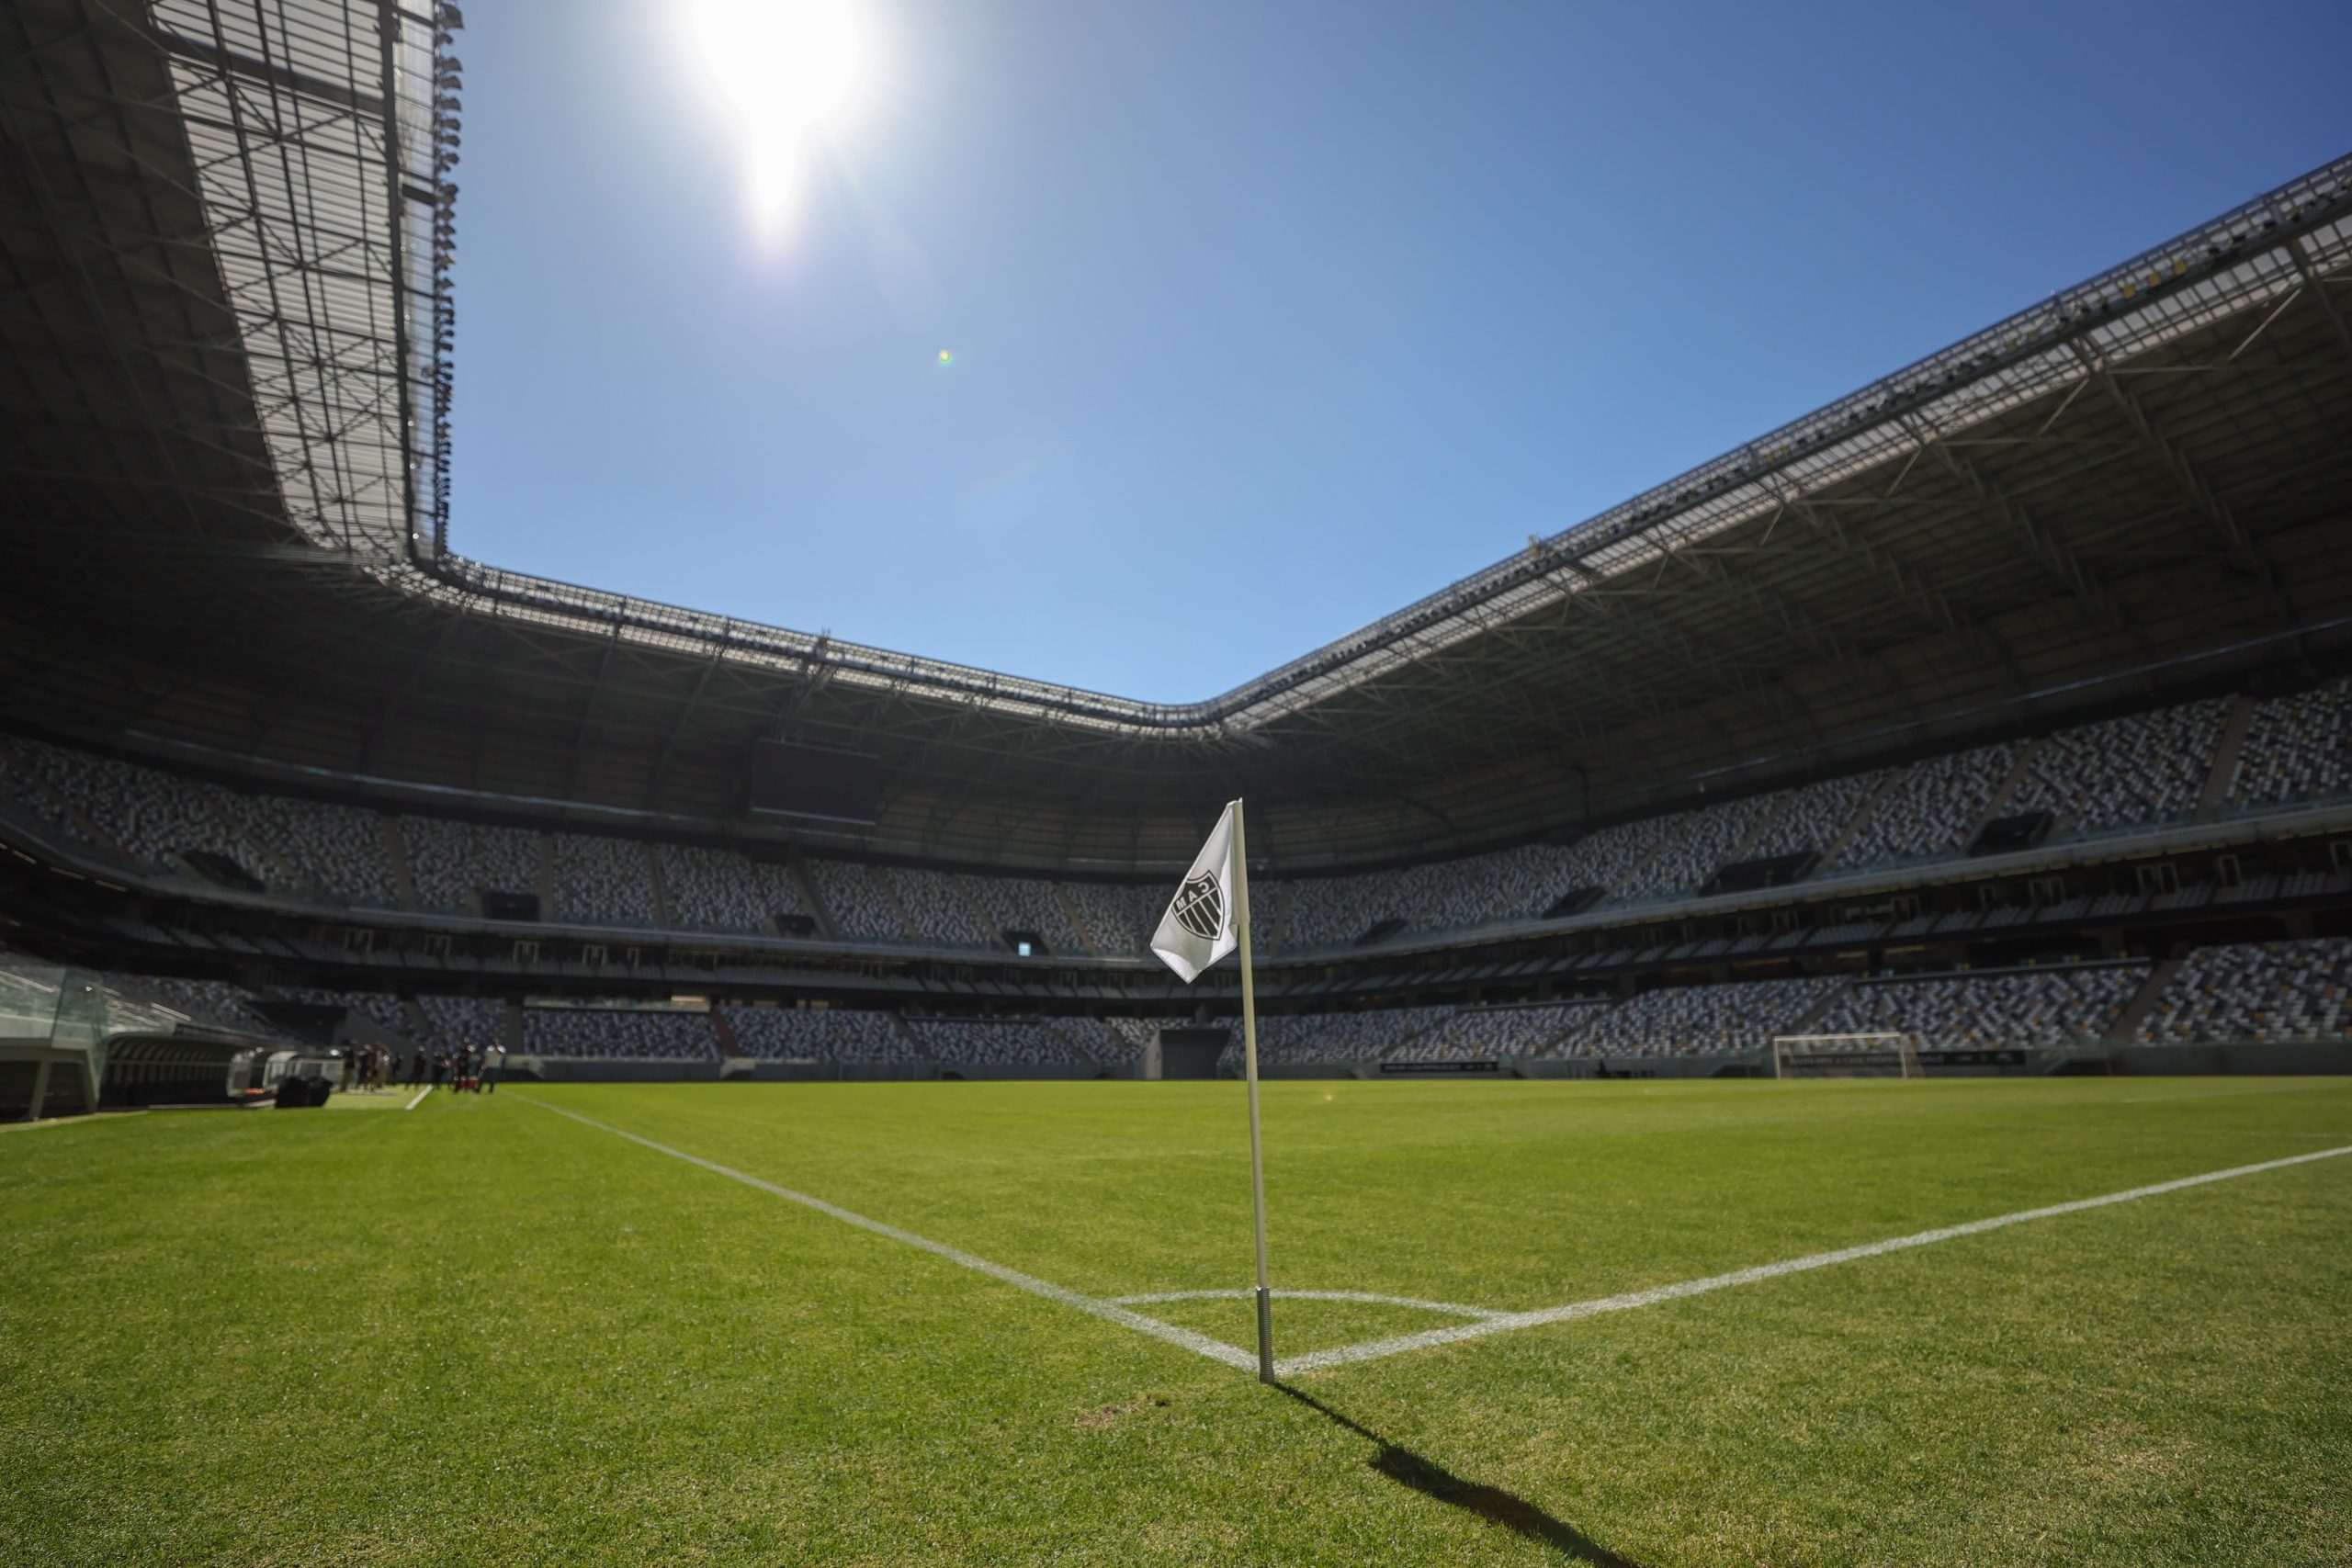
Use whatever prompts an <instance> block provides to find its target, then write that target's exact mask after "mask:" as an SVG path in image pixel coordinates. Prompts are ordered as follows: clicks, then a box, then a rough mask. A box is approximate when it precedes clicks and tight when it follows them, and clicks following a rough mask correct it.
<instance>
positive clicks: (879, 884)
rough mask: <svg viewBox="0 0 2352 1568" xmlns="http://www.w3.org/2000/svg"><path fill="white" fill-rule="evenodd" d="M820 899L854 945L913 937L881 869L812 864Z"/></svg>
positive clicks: (842, 863)
mask: <svg viewBox="0 0 2352 1568" xmlns="http://www.w3.org/2000/svg"><path fill="white" fill-rule="evenodd" d="M809 875H810V876H811V877H813V878H814V879H815V881H816V884H817V896H818V897H820V898H822V899H823V900H824V901H825V908H828V909H830V910H831V911H832V916H833V923H834V924H835V925H837V926H838V927H840V929H841V934H842V937H843V938H844V939H845V940H847V941H851V942H859V941H864V942H905V941H907V940H908V939H909V938H910V936H911V935H912V934H913V933H912V932H910V931H908V929H907V922H906V919H905V918H904V917H902V916H901V915H900V914H899V911H898V908H897V906H896V905H895V903H894V902H893V901H892V897H891V894H890V890H889V885H888V882H887V881H885V880H884V878H883V873H882V870H881V868H880V867H878V866H871V865H862V864H860V863H857V862H854V861H830V860H827V861H810V862H809Z"/></svg>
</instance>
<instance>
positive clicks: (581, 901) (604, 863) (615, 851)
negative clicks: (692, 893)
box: [525, 833, 656, 926]
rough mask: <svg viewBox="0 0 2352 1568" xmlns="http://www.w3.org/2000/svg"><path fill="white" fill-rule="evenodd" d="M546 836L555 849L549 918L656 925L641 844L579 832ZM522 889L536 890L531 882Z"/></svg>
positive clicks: (651, 886)
mask: <svg viewBox="0 0 2352 1568" xmlns="http://www.w3.org/2000/svg"><path fill="white" fill-rule="evenodd" d="M549 837H550V838H551V839H552V840H553V843H554V846H555V908H554V910H553V911H552V915H553V918H554V919H560V920H580V921H592V922H595V923H599V924H606V923H609V924H614V925H629V926H650V925H652V924H654V923H655V919H656V916H655V911H654V908H653V876H652V873H651V871H650V869H649V867H648V864H647V862H646V858H645V846H644V845H643V844H642V843H639V842H638V841H637V840H633V839H606V838H594V837H591V836H589V835H587V834H584V833H556V834H551V835H550V836H549ZM525 886H526V887H528V886H537V883H536V880H535V881H534V882H532V883H529V884H526V885H525Z"/></svg>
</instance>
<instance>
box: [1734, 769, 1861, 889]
mask: <svg viewBox="0 0 2352 1568" xmlns="http://www.w3.org/2000/svg"><path fill="white" fill-rule="evenodd" d="M1890 771H1891V770H1889V769H1885V768H1880V769H1877V770H1875V771H1873V772H1871V773H1849V774H1847V775H1846V776H1845V777H1843V778H1836V779H1823V780H1821V781H1820V782H1819V783H1817V784H1805V785H1804V786H1803V787H1801V788H1798V789H1787V790H1782V791H1781V792H1780V793H1779V794H1778V795H1771V796H1768V797H1767V798H1768V799H1769V800H1770V801H1771V802H1773V803H1774V805H1773V808H1772V813H1771V816H1770V819H1769V820H1768V821H1767V822H1766V823H1765V825H1764V828H1763V830H1762V831H1761V832H1759V833H1758V834H1757V836H1756V838H1755V840H1754V841H1753V842H1751V843H1750V844H1749V845H1748V846H1747V852H1746V854H1745V856H1744V857H1743V858H1745V859H1747V860H1768V859H1770V858H1771V857H1772V856H1774V855H1792V854H1801V853H1812V854H1817V855H1826V854H1827V853H1828V852H1829V850H1830V847H1831V846H1832V845H1834V844H1836V843H1837V842H1838V838H1839V836H1840V835H1842V834H1843V833H1844V832H1845V831H1846V827H1847V824H1849V823H1850V822H1851V821H1853V819H1854V814H1855V813H1856V812H1858V811H1860V809H1861V808H1862V806H1863V803H1864V802H1866V801H1868V800H1869V799H1870V798H1871V795H1873V794H1875V793H1876V792H1877V790H1878V788H1879V786H1880V785H1881V784H1883V783H1884V782H1885V781H1886V777H1887V774H1888V773H1889V772H1890ZM1717 869H1718V870H1720V869H1722V868H1721V867H1717Z"/></svg>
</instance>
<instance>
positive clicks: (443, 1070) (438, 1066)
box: [433, 1045, 449, 1089]
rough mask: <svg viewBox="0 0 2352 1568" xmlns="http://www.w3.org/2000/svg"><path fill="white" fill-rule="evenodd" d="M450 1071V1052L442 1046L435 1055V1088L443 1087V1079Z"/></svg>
mask: <svg viewBox="0 0 2352 1568" xmlns="http://www.w3.org/2000/svg"><path fill="white" fill-rule="evenodd" d="M448 1070H449V1050H448V1047H447V1046H446V1045H445V1046H442V1047H440V1048H438V1049H436V1050H435V1052H434V1053H433V1087H434V1088H435V1089H439V1088H440V1087H441V1079H442V1077H443V1076H444V1075H445V1074H447V1072H448Z"/></svg>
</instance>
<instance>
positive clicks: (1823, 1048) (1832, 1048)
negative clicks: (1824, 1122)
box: [1772, 1033, 1928, 1078]
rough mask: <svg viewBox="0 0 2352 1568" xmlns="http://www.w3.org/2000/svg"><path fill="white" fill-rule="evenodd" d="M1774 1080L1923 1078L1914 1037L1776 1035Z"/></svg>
mask: <svg viewBox="0 0 2352 1568" xmlns="http://www.w3.org/2000/svg"><path fill="white" fill-rule="evenodd" d="M1772 1076H1773V1077H1776V1078H1922V1077H1927V1076H1928V1074H1927V1069H1925V1068H1924V1067H1922V1066H1919V1037H1918V1036H1917V1035H1916V1034H1898V1033H1864V1034H1776V1035H1774V1036H1773V1037H1772Z"/></svg>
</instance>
